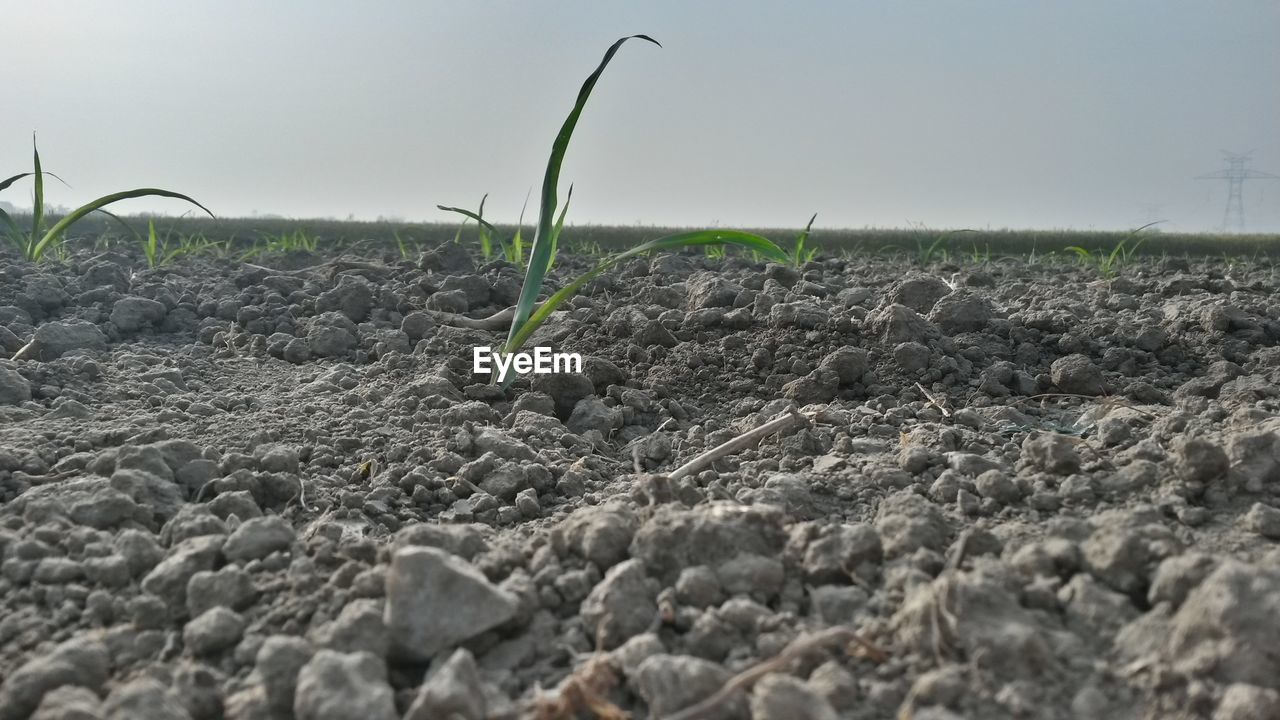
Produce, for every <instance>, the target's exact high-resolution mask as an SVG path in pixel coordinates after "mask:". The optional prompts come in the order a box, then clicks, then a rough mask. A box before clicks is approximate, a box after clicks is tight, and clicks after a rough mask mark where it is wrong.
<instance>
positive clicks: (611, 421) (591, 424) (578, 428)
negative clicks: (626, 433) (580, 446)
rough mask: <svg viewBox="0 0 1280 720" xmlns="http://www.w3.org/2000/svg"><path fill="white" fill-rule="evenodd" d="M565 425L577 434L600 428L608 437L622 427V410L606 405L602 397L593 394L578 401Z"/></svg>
mask: <svg viewBox="0 0 1280 720" xmlns="http://www.w3.org/2000/svg"><path fill="white" fill-rule="evenodd" d="M565 425H566V426H567V427H568V428H569V432H572V433H575V434H577V435H581V434H583V433H585V432H587V431H588V430H598V431H600V433H601V434H602V435H604V436H605V437H608V436H609V434H610V432H611V431H613V430H614V429H615V428H620V427H622V412H621V411H620V410H619V409H618V408H614V407H609V406H607V405H605V404H604V402H603V401H602V400H601V399H600V398H598V397H596V396H594V395H593V396H590V397H586V398H583V399H582V400H579V401H578V404H577V405H575V406H574V407H573V412H572V413H571V414H570V416H569V419H568V421H567V422H566V423H565Z"/></svg>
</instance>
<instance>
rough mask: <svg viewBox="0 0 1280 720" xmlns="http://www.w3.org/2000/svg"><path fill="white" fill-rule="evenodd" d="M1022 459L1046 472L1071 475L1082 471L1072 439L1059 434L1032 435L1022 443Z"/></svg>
mask: <svg viewBox="0 0 1280 720" xmlns="http://www.w3.org/2000/svg"><path fill="white" fill-rule="evenodd" d="M1022 458H1023V460H1025V461H1026V462H1027V463H1028V464H1029V465H1031V466H1032V467H1034V468H1036V469H1038V470H1042V471H1044V472H1050V473H1057V474H1059V475H1070V474H1072V473H1075V472H1078V471H1079V470H1080V455H1079V454H1077V453H1076V448H1075V444H1074V442H1073V441H1072V439H1071V438H1070V437H1068V436H1066V435H1061V434H1059V433H1032V434H1031V435H1029V436H1028V437H1027V439H1026V440H1024V441H1022Z"/></svg>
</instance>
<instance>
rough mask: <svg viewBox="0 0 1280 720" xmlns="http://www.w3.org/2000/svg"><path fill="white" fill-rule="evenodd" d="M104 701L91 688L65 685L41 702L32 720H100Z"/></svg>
mask: <svg viewBox="0 0 1280 720" xmlns="http://www.w3.org/2000/svg"><path fill="white" fill-rule="evenodd" d="M101 705H102V700H101V699H100V698H99V697H98V695H97V693H95V692H93V691H92V690H90V689H89V688H84V687H77V686H75V685H63V686H62V687H60V688H57V689H55V690H51V691H49V692H47V693H45V695H44V699H42V700H41V701H40V707H39V708H37V709H36V711H35V714H33V715H32V716H31V720H100V718H102V717H103V715H102V712H101V710H100V707H101Z"/></svg>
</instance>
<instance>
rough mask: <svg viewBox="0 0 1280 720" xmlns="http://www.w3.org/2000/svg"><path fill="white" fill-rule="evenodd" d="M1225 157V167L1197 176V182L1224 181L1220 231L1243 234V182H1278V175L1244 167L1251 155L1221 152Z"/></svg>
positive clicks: (1250, 152)
mask: <svg viewBox="0 0 1280 720" xmlns="http://www.w3.org/2000/svg"><path fill="white" fill-rule="evenodd" d="M1222 154H1223V155H1225V156H1226V161H1227V167H1226V169H1224V170H1219V171H1218V172H1213V173H1209V174H1208V175H1199V176H1197V177H1196V179H1197V180H1226V181H1227V209H1226V211H1224V212H1223V213H1222V231H1223V232H1227V231H1228V230H1235V231H1237V232H1244V181H1245V180H1280V175H1272V174H1271V173H1268V172H1262V171H1261V170H1250V169H1249V168H1247V167H1245V164H1246V163H1248V162H1249V160H1250V158H1249V156H1250V155H1252V154H1253V151H1252V150H1250V151H1249V152H1247V153H1233V152H1227V151H1226V150H1223V151H1222Z"/></svg>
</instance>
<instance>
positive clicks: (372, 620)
mask: <svg viewBox="0 0 1280 720" xmlns="http://www.w3.org/2000/svg"><path fill="white" fill-rule="evenodd" d="M315 639H316V644H317V645H320V646H321V647H326V648H329V649H330V650H337V651H339V652H348V653H350V652H367V653H370V654H372V655H374V656H377V657H380V658H382V657H386V655H387V650H388V649H389V648H390V647H391V636H390V634H389V633H388V632H387V626H386V624H385V622H384V621H383V619H382V608H381V603H380V602H379V601H377V600H370V599H359V600H352V601H351V602H349V603H347V605H346V606H345V607H343V608H342V612H340V613H338V617H337V618H336V619H335V620H334V621H333V622H331V623H329V624H327V625H325V626H324V627H322V628H321V629H320V630H319V631H318V632H317V633H316V638H315Z"/></svg>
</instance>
